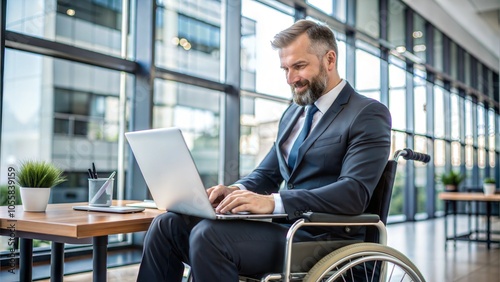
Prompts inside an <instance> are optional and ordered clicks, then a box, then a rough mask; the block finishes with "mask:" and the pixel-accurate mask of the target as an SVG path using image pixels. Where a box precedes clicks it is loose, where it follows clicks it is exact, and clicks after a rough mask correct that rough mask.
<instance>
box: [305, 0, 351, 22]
mask: <svg viewBox="0 0 500 282" xmlns="http://www.w3.org/2000/svg"><path fill="white" fill-rule="evenodd" d="M307 3H308V4H310V5H312V6H314V7H315V8H317V9H319V10H321V11H323V12H325V13H326V14H328V15H332V16H333V17H334V18H336V19H338V20H339V21H341V22H345V21H346V0H331V1H325V0H307Z"/></svg>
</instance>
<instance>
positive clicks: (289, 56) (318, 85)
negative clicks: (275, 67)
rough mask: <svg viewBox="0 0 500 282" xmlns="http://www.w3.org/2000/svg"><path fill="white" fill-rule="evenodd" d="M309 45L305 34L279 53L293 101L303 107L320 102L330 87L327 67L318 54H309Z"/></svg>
mask: <svg viewBox="0 0 500 282" xmlns="http://www.w3.org/2000/svg"><path fill="white" fill-rule="evenodd" d="M309 44H310V41H309V38H308V37H307V35H306V34H303V35H301V36H299V37H298V38H297V39H296V40H295V41H294V42H292V44H290V45H289V46H287V47H285V48H282V49H281V50H280V51H279V54H280V62H281V68H282V69H283V70H284V71H285V73H286V78H287V83H288V84H289V85H290V88H291V90H292V93H293V100H294V102H295V103H297V104H298V105H301V106H305V105H309V104H312V103H314V102H315V101H316V100H318V98H319V97H321V95H323V94H324V93H325V90H326V88H327V85H328V74H327V72H326V69H325V66H324V65H323V62H322V60H320V59H318V57H317V56H316V54H311V53H309V52H308V50H309Z"/></svg>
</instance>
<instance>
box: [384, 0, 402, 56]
mask: <svg viewBox="0 0 500 282" xmlns="http://www.w3.org/2000/svg"><path fill="white" fill-rule="evenodd" d="M387 28H388V39H389V42H390V43H391V44H392V45H394V46H395V48H396V51H398V52H400V53H404V52H405V51H406V44H405V6H404V5H403V3H401V1H399V0H389V14H388V26H387Z"/></svg>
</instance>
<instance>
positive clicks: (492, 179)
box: [483, 177, 496, 184]
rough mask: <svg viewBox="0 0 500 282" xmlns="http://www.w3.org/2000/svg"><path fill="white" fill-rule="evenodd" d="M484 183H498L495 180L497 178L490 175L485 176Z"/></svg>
mask: <svg viewBox="0 0 500 282" xmlns="http://www.w3.org/2000/svg"><path fill="white" fill-rule="evenodd" d="M483 183H485V184H495V183H496V180H495V178H490V177H488V178H485V179H484V180H483Z"/></svg>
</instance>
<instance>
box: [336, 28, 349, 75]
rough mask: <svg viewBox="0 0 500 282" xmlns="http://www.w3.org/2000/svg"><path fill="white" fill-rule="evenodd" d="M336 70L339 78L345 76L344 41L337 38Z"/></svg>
mask: <svg viewBox="0 0 500 282" xmlns="http://www.w3.org/2000/svg"><path fill="white" fill-rule="evenodd" d="M337 49H338V54H337V70H338V72H339V76H340V77H341V78H346V52H347V51H346V43H345V42H344V41H340V40H338V38H337Z"/></svg>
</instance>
